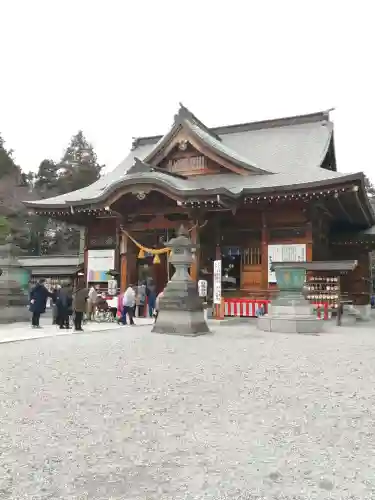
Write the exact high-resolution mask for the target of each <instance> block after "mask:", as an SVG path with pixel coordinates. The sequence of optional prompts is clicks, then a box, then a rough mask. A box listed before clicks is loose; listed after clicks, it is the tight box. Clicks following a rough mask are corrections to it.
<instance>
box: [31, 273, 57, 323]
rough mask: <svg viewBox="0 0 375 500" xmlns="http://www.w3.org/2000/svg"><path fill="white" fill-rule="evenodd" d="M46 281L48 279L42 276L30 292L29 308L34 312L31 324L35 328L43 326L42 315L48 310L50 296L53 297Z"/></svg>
mask: <svg viewBox="0 0 375 500" xmlns="http://www.w3.org/2000/svg"><path fill="white" fill-rule="evenodd" d="M45 282H46V280H45V279H44V278H41V279H40V280H39V281H38V283H37V284H36V285H35V286H34V287H33V288H32V289H31V292H30V307H29V310H30V312H31V313H32V318H31V326H32V327H33V328H41V326H40V315H41V314H44V313H45V312H46V306H47V299H48V297H52V293H50V292H49V291H48V290H47V288H46V286H45Z"/></svg>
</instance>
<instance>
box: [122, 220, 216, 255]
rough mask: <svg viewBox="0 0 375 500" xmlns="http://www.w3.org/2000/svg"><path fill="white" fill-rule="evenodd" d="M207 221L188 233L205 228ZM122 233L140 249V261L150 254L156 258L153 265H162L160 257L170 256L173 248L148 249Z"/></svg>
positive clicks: (123, 230) (125, 232) (127, 234)
mask: <svg viewBox="0 0 375 500" xmlns="http://www.w3.org/2000/svg"><path fill="white" fill-rule="evenodd" d="M207 222H208V221H207V220H206V221H204V223H203V224H202V225H200V226H199V225H198V222H197V223H196V224H194V226H192V227H191V228H190V229H189V230H188V231H189V233H190V232H191V231H192V230H193V229H195V228H196V227H198V229H200V228H202V227H204V226H205V225H206V224H207ZM121 231H122V232H123V233H124V234H125V236H127V237H128V238H129V240H131V241H132V242H133V243H134V245H135V246H136V247H138V248H139V253H138V259H144V258H145V255H146V253H148V254H151V255H153V256H154V259H153V263H154V264H160V257H159V255H163V254H168V253H169V252H170V251H171V248H169V247H163V248H148V247H145V246H143V245H142V244H141V243H139V241H137V240H136V239H135V238H133V236H132V235H131V234H130V233H129V232H128V231H126V230H125V229H123V228H122V229H121Z"/></svg>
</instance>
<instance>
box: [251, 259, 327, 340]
mask: <svg viewBox="0 0 375 500" xmlns="http://www.w3.org/2000/svg"><path fill="white" fill-rule="evenodd" d="M307 267H308V262H273V263H272V267H271V270H272V271H275V274H276V281H277V286H278V288H279V295H278V296H277V297H276V298H275V299H274V300H273V301H272V304H271V305H270V307H269V311H268V314H266V315H264V316H260V317H259V318H258V322H257V326H258V329H259V330H262V331H265V332H281V333H307V334H309V333H310V334H318V333H320V332H321V331H322V329H323V322H322V321H319V320H318V319H317V318H316V317H315V315H314V314H313V313H312V306H311V304H310V303H309V302H308V301H307V300H306V298H305V297H304V294H305V287H304V283H305V278H306V269H307Z"/></svg>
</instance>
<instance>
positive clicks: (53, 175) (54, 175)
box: [34, 160, 59, 196]
mask: <svg viewBox="0 0 375 500" xmlns="http://www.w3.org/2000/svg"><path fill="white" fill-rule="evenodd" d="M58 170H59V167H58V166H57V165H56V164H55V162H53V161H52V160H43V161H42V162H41V164H40V165H39V168H38V172H37V174H36V175H35V183H34V187H35V189H36V190H37V192H38V193H39V194H40V195H42V194H45V193H47V194H48V196H53V195H54V194H58V193H59V191H58V187H57V185H58Z"/></svg>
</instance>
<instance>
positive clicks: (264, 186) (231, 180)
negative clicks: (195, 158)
mask: <svg viewBox="0 0 375 500" xmlns="http://www.w3.org/2000/svg"><path fill="white" fill-rule="evenodd" d="M185 109H186V108H185ZM177 116H179V117H180V118H179V119H180V120H181V119H184V120H185V121H187V122H189V126H190V127H191V130H192V131H193V132H194V133H195V134H196V135H197V136H199V137H200V138H201V140H202V141H204V142H205V143H206V144H209V145H210V147H212V148H214V149H216V150H217V151H218V154H221V155H224V156H227V157H231V159H232V160H233V161H236V162H239V163H242V164H243V165H247V166H248V168H249V170H250V171H251V170H252V169H253V171H252V172H250V171H249V176H238V175H236V174H224V175H219V176H218V175H215V176H198V177H192V178H189V179H178V178H172V177H171V176H169V175H166V174H162V173H160V172H150V173H148V174H145V173H141V174H128V175H127V171H128V170H129V169H130V168H131V167H132V166H133V164H134V161H135V158H139V159H140V160H147V159H148V158H150V157H151V156H152V154H154V152H155V148H158V147H159V146H160V144H162V143H163V140H164V139H165V137H166V136H167V135H168V134H166V136H163V137H162V138H160V137H153V138H149V139H148V140H146V139H145V140H144V141H143V142H142V140H138V142H137V141H136V143H135V146H136V147H134V148H133V150H132V151H130V153H129V155H128V156H127V157H126V158H125V160H124V161H123V162H122V163H121V164H120V165H119V166H118V167H117V168H115V169H114V170H113V171H112V172H110V173H108V174H106V175H104V176H103V177H102V178H100V179H99V180H98V181H97V182H95V183H94V184H92V185H91V186H88V187H86V188H83V189H79V190H77V191H73V192H71V193H67V194H64V195H61V196H57V197H54V198H48V199H44V200H40V201H37V202H28V203H27V205H28V206H37V207H46V208H47V207H48V208H50V207H64V206H65V207H66V206H70V205H83V204H88V203H96V202H99V201H101V200H103V199H104V198H105V197H106V195H107V194H109V193H110V192H112V191H113V190H114V189H115V188H116V186H117V187H118V186H120V185H123V184H124V183H125V184H130V183H137V182H142V183H145V182H146V183H150V184H152V183H153V182H155V183H156V184H158V183H159V184H163V185H165V186H169V187H170V188H171V189H173V190H176V191H179V190H180V191H185V192H186V193H189V192H190V193H193V192H196V191H198V190H207V191H214V190H224V191H226V192H228V193H231V194H232V195H235V196H236V195H240V194H241V192H245V191H251V190H253V191H259V190H273V189H278V188H284V187H285V188H290V187H293V186H298V185H300V186H301V187H303V186H309V185H313V184H314V183H315V184H317V185H321V184H323V183H324V182H327V183H332V182H334V181H341V180H342V181H345V180H346V179H348V178H349V177H348V176H347V175H344V174H339V173H337V172H333V171H330V170H325V169H323V168H321V164H322V162H323V160H324V158H325V156H326V153H327V150H328V147H329V145H330V143H331V138H332V132H333V124H332V123H331V122H330V121H328V114H327V113H316V114H313V115H306V116H305V117H304V116H300V117H293V118H288V119H281V120H274V121H268V122H260V123H254V124H243V125H235V126H228V127H223V128H221V129H220V128H216V129H213V132H212V133H210V132H209V130H208V129H207V128H206V127H204V126H201V125H202V124H201V123H200V122H199V121H198V120H197V119H196V118H195V117H194V115H192V114H190V115H189V112H188V113H185V114H184V113H183V114H182V117H181V114H180V115H177ZM175 123H176V120H175ZM220 132H221V133H220ZM220 139H221V140H220ZM257 173H258V174H261V175H256V174H257Z"/></svg>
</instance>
